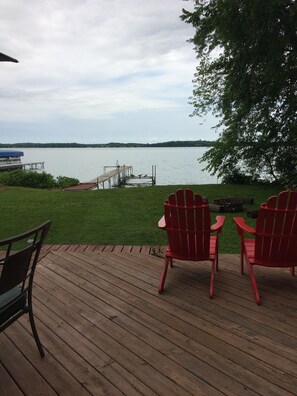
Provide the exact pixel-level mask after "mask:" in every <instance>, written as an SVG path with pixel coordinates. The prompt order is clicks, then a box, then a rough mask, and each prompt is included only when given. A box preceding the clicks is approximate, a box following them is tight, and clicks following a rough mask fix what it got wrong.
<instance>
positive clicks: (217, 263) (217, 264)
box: [215, 239, 219, 272]
mask: <svg viewBox="0 0 297 396" xmlns="http://www.w3.org/2000/svg"><path fill="white" fill-rule="evenodd" d="M215 260H216V272H218V271H219V239H218V240H217V245H216V254H215Z"/></svg>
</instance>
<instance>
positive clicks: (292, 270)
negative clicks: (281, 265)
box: [290, 267, 295, 276]
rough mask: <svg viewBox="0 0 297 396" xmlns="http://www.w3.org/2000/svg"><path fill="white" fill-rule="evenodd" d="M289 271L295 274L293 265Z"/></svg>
mask: <svg viewBox="0 0 297 396" xmlns="http://www.w3.org/2000/svg"><path fill="white" fill-rule="evenodd" d="M290 272H291V275H292V276H295V267H291V268H290Z"/></svg>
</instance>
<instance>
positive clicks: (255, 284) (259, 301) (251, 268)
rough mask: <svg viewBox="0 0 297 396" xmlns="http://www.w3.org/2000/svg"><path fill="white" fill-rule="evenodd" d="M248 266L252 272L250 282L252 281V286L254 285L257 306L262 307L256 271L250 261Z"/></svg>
mask: <svg viewBox="0 0 297 396" xmlns="http://www.w3.org/2000/svg"><path fill="white" fill-rule="evenodd" d="M247 265H248V269H249V272H250V280H251V285H252V288H253V291H254V295H255V299H256V302H257V304H258V305H260V304H261V299H260V295H259V291H258V287H257V283H256V278H255V273H254V269H253V266H252V265H251V263H250V262H249V261H247Z"/></svg>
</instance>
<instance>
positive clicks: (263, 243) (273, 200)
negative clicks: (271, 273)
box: [255, 191, 297, 267]
mask: <svg viewBox="0 0 297 396" xmlns="http://www.w3.org/2000/svg"><path fill="white" fill-rule="evenodd" d="M296 246H297V191H282V192H281V193H280V194H279V195H278V197H277V196H273V197H270V198H269V199H268V201H267V203H266V204H262V205H261V206H260V209H259V213H258V219H257V225H256V242H255V259H256V260H259V261H262V262H267V265H269V266H273V265H274V263H275V265H276V266H278V267H279V266H282V263H283V266H284V267H286V266H287V263H292V262H293V261H295V262H296V261H297V249H296Z"/></svg>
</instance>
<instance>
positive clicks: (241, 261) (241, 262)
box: [240, 241, 244, 275]
mask: <svg viewBox="0 0 297 396" xmlns="http://www.w3.org/2000/svg"><path fill="white" fill-rule="evenodd" d="M243 254H244V245H243V241H241V244H240V273H241V275H243V274H244V270H243V264H244V263H243Z"/></svg>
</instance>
